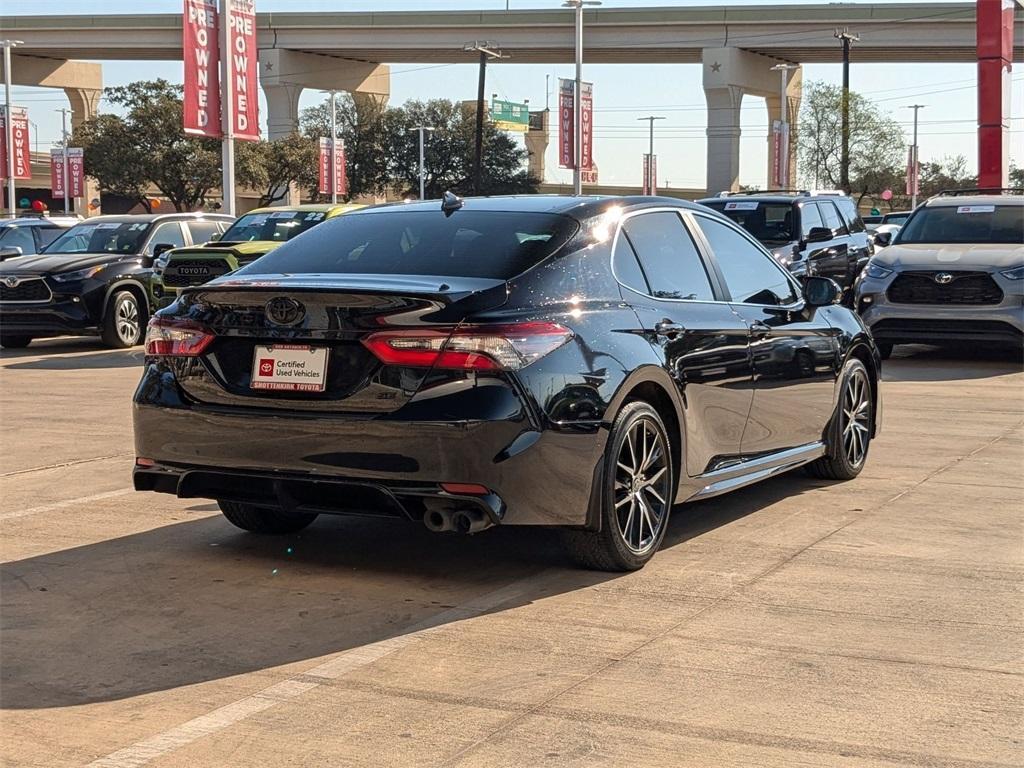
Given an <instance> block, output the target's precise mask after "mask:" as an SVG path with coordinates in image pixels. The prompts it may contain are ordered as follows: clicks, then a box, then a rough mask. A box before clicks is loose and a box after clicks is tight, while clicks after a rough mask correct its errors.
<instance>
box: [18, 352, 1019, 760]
mask: <svg viewBox="0 0 1024 768" xmlns="http://www.w3.org/2000/svg"><path fill="white" fill-rule="evenodd" d="M897 355H898V356H897V357H896V358H894V359H893V360H891V361H889V363H888V364H887V365H886V371H885V378H886V383H885V387H884V396H885V426H884V431H883V434H882V437H881V438H880V439H879V440H878V441H877V442H876V443H875V444H874V445H873V446H872V451H871V456H870V457H869V464H868V467H867V469H866V470H865V472H864V473H863V474H862V476H861V477H860V478H858V479H857V480H855V481H853V482H849V483H844V484H830V483H826V482H822V481H818V480H812V479H810V478H808V477H806V476H804V475H803V474H799V473H796V474H791V475H789V476H785V477H782V478H778V479H775V480H772V481H769V482H767V483H765V484H762V485H760V486H755V487H753V488H750V489H746V490H744V491H740V492H738V493H735V494H733V495H731V496H727V497H722V498H719V499H714V500H710V501H708V502H704V503H701V504H699V505H693V506H689V507H685V506H684V507H679V508H677V509H676V510H675V513H674V517H673V522H672V525H671V528H670V531H669V534H668V538H667V540H666V544H665V547H664V548H663V549H662V551H661V552H659V554H658V555H657V557H656V558H655V559H654V560H653V561H652V563H651V564H650V565H649V566H648V567H647V568H646V569H644V570H643V571H641V572H639V573H636V574H630V575H625V576H620V575H610V574H602V573H590V572H586V571H580V570H575V569H572V568H569V567H567V565H566V563H565V560H564V559H563V557H562V555H561V552H560V550H559V547H558V541H557V536H555V535H554V534H552V533H551V532H545V531H525V530H518V531H517V530H500V529H499V530H496V531H491V532H487V533H485V534H482V535H480V536H476V537H472V538H468V539H467V538H454V537H438V536H434V535H431V534H429V533H428V532H427V531H426V530H424V529H421V528H420V527H418V526H412V525H408V524H401V523H391V522H385V521H373V520H344V519H324V518H321V520H318V521H317V522H316V523H315V524H314V525H313V526H312V527H311V528H310V529H308V530H307V531H304V532H303V533H302V534H300V535H296V536H291V537H284V538H281V539H269V538H260V537H255V536H251V535H246V534H243V533H241V532H239V531H236V530H235V529H234V528H232V527H231V526H230V525H229V524H228V523H227V522H226V521H223V520H222V518H221V517H220V516H219V514H218V513H217V512H216V510H215V508H214V506H213V505H211V504H209V503H207V502H203V501H195V500H193V501H178V500H175V499H171V498H169V497H166V496H159V495H155V494H148V495H142V494H135V493H133V492H130V491H129V490H128V488H129V485H130V478H129V472H130V468H131V463H132V448H131V439H130V420H129V400H130V396H131V392H132V390H133V388H134V386H135V383H136V382H137V379H138V370H137V366H138V364H139V361H140V353H139V352H138V351H137V350H136V351H127V352H112V351H104V350H101V349H99V347H98V346H97V345H96V344H95V342H93V341H90V340H53V341H44V342H37V343H35V344H33V345H32V347H30V348H29V349H28V350H25V351H24V352H15V353H10V354H8V353H7V352H6V351H5V353H4V355H3V358H2V360H0V422H2V427H3V436H4V437H3V441H2V444H0V459H2V465H0V474H2V486H0V494H2V501H0V559H2V560H3V565H2V567H0V572H2V582H0V589H2V594H0V597H2V608H0V625H2V634H0V707H2V709H0V744H2V746H0V756H2V758H3V761H4V765H10V766H58V765H59V766H64V765H87V764H90V763H93V764H95V765H104V766H129V765H131V766H135V765H143V764H146V765H153V766H189V767H190V768H193V767H194V766H197V765H198V766H207V765H210V766H223V765H231V766H268V765H274V766H292V765H294V766H300V765H301V766H310V765H312V766H321V765H322V766H328V765H329V766H437V765H443V766H538V765H544V766H581V767H582V766H587V767H589V766H616V767H619V766H659V765H664V766H715V767H716V768H721V767H722V766H751V765H759V766H780V767H781V766H800V765H805V766H822V765H830V766H831V765H836V766H895V765H917V766H982V765H985V766H989V765H991V766H1010V765H1019V764H1020V763H1021V762H1022V761H1024V753H1022V746H1021V743H1020V741H1021V738H1022V735H1021V734H1022V729H1021V724H1022V711H1024V709H1022V704H1024V686H1022V666H1024V665H1022V660H1021V651H1022V648H1024V643H1022V623H1024V622H1022V611H1021V608H1022V605H1024V601H1022V596H1021V591H1022V589H1021V587H1022V578H1021V577H1022V574H1024V568H1022V566H1024V537H1022V533H1024V530H1022V529H1024V515H1022V512H1024V373H1022V372H1021V363H1020V360H1019V359H1014V358H1012V357H1006V356H1000V355H986V356H984V357H983V358H982V359H975V358H974V357H972V356H969V355H968V354H967V353H961V354H959V355H956V354H954V355H950V354H948V353H942V352H938V351H935V350H930V349H928V348H925V347H914V348H907V349H906V351H905V352H903V351H901V352H898V353H897ZM94 761H95V762H94Z"/></svg>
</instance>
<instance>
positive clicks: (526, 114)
mask: <svg viewBox="0 0 1024 768" xmlns="http://www.w3.org/2000/svg"><path fill="white" fill-rule="evenodd" d="M491 122H492V123H494V126H495V127H496V128H498V129H500V130H503V131H520V132H523V133H525V132H526V131H528V130H530V105H529V104H526V103H523V104H520V103H519V102H515V101H502V100H501V99H491Z"/></svg>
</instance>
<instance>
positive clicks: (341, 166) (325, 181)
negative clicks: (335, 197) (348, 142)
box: [317, 137, 348, 195]
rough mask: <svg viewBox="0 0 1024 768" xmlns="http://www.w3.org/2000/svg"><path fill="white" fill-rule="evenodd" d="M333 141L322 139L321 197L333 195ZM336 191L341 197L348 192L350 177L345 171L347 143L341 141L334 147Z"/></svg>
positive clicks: (319, 187)
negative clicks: (331, 180)
mask: <svg viewBox="0 0 1024 768" xmlns="http://www.w3.org/2000/svg"><path fill="white" fill-rule="evenodd" d="M330 179H331V140H330V139H328V138H326V137H322V138H321V139H320V184H319V186H318V187H317V188H318V189H319V191H320V194H321V195H329V194H331V182H330ZM334 191H335V192H337V193H338V194H339V195H344V194H346V193H347V192H348V175H347V173H346V171H345V142H343V141H341V140H340V139H339V140H338V141H337V142H336V143H335V146H334Z"/></svg>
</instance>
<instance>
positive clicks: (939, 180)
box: [918, 155, 978, 198]
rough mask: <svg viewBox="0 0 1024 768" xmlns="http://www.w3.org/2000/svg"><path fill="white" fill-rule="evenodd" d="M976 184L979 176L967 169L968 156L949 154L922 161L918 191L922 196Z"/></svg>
mask: <svg viewBox="0 0 1024 768" xmlns="http://www.w3.org/2000/svg"><path fill="white" fill-rule="evenodd" d="M976 186H978V177H977V175H976V174H973V173H971V172H970V171H969V170H968V169H967V158H966V157H964V156H963V155H947V156H945V157H943V158H941V159H939V160H935V161H932V162H929V163H921V178H920V181H919V183H918V192H919V196H920V197H922V198H926V197H931V196H932V195H937V194H938V193H939V192H941V191H942V190H944V189H960V188H964V187H967V188H970V187H976Z"/></svg>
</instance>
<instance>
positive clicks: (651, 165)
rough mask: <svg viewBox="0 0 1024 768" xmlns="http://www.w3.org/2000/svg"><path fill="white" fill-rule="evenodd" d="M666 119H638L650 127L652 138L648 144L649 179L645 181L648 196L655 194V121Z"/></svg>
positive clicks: (652, 116) (654, 117)
mask: <svg viewBox="0 0 1024 768" xmlns="http://www.w3.org/2000/svg"><path fill="white" fill-rule="evenodd" d="M664 119H665V118H664V117H658V116H657V115H648V116H647V117H638V118H637V120H646V121H647V123H648V125H649V126H650V138H649V140H648V144H647V146H648V149H647V168H646V171H647V178H646V179H644V188H645V189H646V190H647V194H648V195H653V194H654V121H655V120H664Z"/></svg>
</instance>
